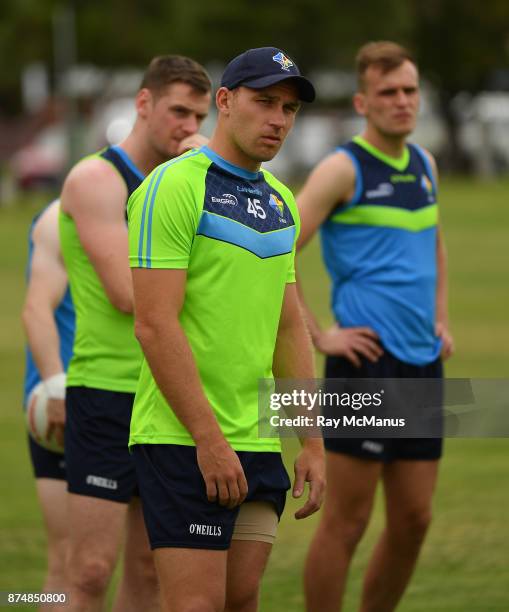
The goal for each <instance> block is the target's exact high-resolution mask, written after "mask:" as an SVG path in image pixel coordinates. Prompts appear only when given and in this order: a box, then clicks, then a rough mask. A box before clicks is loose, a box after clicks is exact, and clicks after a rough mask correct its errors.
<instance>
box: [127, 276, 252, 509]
mask: <svg viewBox="0 0 509 612" xmlns="http://www.w3.org/2000/svg"><path fill="white" fill-rule="evenodd" d="M132 274H133V287H134V297H135V303H136V323H135V332H136V337H137V338H138V340H139V342H140V344H141V346H142V349H143V352H144V354H145V357H146V359H147V362H148V364H149V366H150V369H151V371H152V374H153V376H154V378H155V380H156V382H157V384H158V386H159V388H160V390H161V392H162V394H163V395H164V397H165V398H166V400H167V401H168V403H169V404H170V406H171V408H172V409H173V411H174V412H175V414H176V416H177V417H178V418H179V420H180V421H181V422H182V424H183V425H184V427H185V428H186V429H187V430H188V431H189V433H190V434H191V436H192V438H193V440H194V442H195V444H196V452H197V458H198V465H199V467H200V470H201V473H202V475H203V479H204V481H205V484H206V487H207V496H208V499H209V500H210V501H216V500H217V501H219V503H220V504H222V505H225V506H227V507H229V508H233V507H235V506H237V505H238V504H240V503H242V501H243V500H244V499H245V497H246V495H247V482H246V478H245V475H244V471H243V469H242V465H241V463H240V461H239V459H238V457H237V455H236V453H235V452H234V451H233V449H232V448H231V446H230V445H229V444H228V442H227V441H226V439H225V437H224V435H223V433H222V431H221V429H220V427H219V424H218V422H217V419H216V417H215V415H214V412H213V410H212V407H211V406H210V404H209V402H208V400H207V398H206V396H205V393H204V391H203V388H202V385H201V382H200V378H199V374H198V369H197V367H196V363H195V361H194V357H193V354H192V351H191V347H190V346H189V342H188V340H187V337H186V335H185V333H184V330H183V329H182V327H181V325H180V322H179V318H178V317H179V313H180V310H181V308H182V304H183V301H184V295H185V286H186V277H187V275H186V270H147V269H134V270H133V271H132Z"/></svg>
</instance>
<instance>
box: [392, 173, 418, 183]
mask: <svg viewBox="0 0 509 612" xmlns="http://www.w3.org/2000/svg"><path fill="white" fill-rule="evenodd" d="M416 181H417V177H416V176H415V174H393V175H391V183H415V182H416Z"/></svg>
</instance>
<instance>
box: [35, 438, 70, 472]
mask: <svg viewBox="0 0 509 612" xmlns="http://www.w3.org/2000/svg"><path fill="white" fill-rule="evenodd" d="M28 450H29V452H30V459H31V461H32V468H33V471H34V476H35V477H36V478H52V479H54V480H65V458H64V455H63V453H55V452H54V451H50V450H46V449H45V448H43V447H42V446H40V444H37V442H34V440H33V439H32V438H31V436H28Z"/></svg>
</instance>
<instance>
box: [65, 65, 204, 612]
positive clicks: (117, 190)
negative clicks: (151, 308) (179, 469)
mask: <svg viewBox="0 0 509 612" xmlns="http://www.w3.org/2000/svg"><path fill="white" fill-rule="evenodd" d="M135 104H136V112H137V117H136V121H135V124H134V126H133V129H132V131H131V133H130V134H129V135H128V137H127V138H126V139H125V140H124V141H123V142H122V143H120V145H118V146H114V147H108V148H107V149H105V150H103V151H101V152H99V153H97V154H95V155H92V156H90V157H87V158H85V159H84V160H82V161H81V162H79V163H78V164H77V165H76V166H75V167H74V168H73V169H72V170H71V172H70V173H69V176H68V177H67V179H66V181H65V184H64V186H63V190H62V197H61V201H62V210H61V214H60V237H61V243H62V250H63V254H64V259H65V263H66V267H67V270H68V275H69V281H70V285H71V291H72V295H73V300H74V304H75V308H76V340H75V344H74V354H73V358H72V360H71V363H70V366H69V371H68V376H67V397H66V406H67V423H66V440H65V443H66V458H67V478H68V483H69V530H70V554H69V560H68V588H69V609H70V610H73V611H74V610H76V611H77V610H80V611H81V610H86V611H95V610H101V609H102V607H103V601H104V597H105V593H106V589H107V586H108V583H109V580H110V577H111V575H112V572H113V569H114V567H115V564H116V561H117V557H118V552H119V548H120V545H121V543H122V540H123V535H124V528H125V525H127V536H126V539H125V563H124V572H123V576H122V580H121V582H120V585H119V590H118V593H117V597H116V601H115V606H114V609H115V610H117V611H118V612H128V611H130V610H132V611H133V612H134V611H137V610H142V609H143V610H152V609H156V608H157V606H158V604H157V600H158V593H157V585H156V577H155V570H154V568H153V562H152V559H151V555H150V550H149V547H148V541H147V536H146V531H145V526H144V522H143V517H142V512H141V505H140V502H139V498H138V497H137V483H136V476H135V473H134V466H133V464H132V461H131V458H130V456H129V452H128V448H127V442H128V436H129V420H130V416H131V409H132V403H133V399H134V391H135V388H136V381H137V379H138V374H139V368H140V365H141V351H140V350H139V347H138V344H137V342H136V339H135V337H134V321H133V315H132V313H133V290H132V282H131V276H130V272H129V264H128V239H127V224H126V202H127V199H128V197H129V195H130V194H131V193H132V192H133V191H134V190H135V189H136V188H137V187H138V185H139V184H140V183H141V182H142V180H143V178H144V176H145V175H146V174H148V173H149V172H150V171H151V170H152V169H153V168H154V167H155V166H157V165H158V164H160V163H162V162H163V161H166V160H168V159H171V158H173V157H176V156H177V155H179V154H180V153H182V152H183V151H185V150H186V149H188V148H190V147H192V146H195V145H196V144H199V143H200V142H201V141H202V138H201V137H199V135H197V131H198V129H199V127H200V124H201V123H202V121H203V119H204V118H205V116H206V115H207V112H208V108H209V104H210V80H209V78H208V76H207V74H206V72H205V71H204V69H203V68H202V67H201V66H200V65H199V64H197V63H196V62H194V61H193V60H191V59H189V58H186V57H181V56H161V57H157V58H155V59H154V60H152V62H151V63H150V65H149V66H148V68H147V70H146V72H145V75H144V78H143V81H142V84H141V87H140V89H139V91H138V93H137V95H136V100H135Z"/></svg>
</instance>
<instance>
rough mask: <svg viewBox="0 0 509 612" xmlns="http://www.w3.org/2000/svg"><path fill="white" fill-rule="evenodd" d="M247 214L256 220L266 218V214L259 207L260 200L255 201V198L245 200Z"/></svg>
mask: <svg viewBox="0 0 509 612" xmlns="http://www.w3.org/2000/svg"><path fill="white" fill-rule="evenodd" d="M247 212H248V213H249V214H250V215H253V216H254V217H256V218H257V219H258V218H259V219H265V218H266V217H267V214H266V213H265V211H264V210H263V208H262V206H261V202H260V200H257V199H256V198H253V199H251V198H248V199H247Z"/></svg>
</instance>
